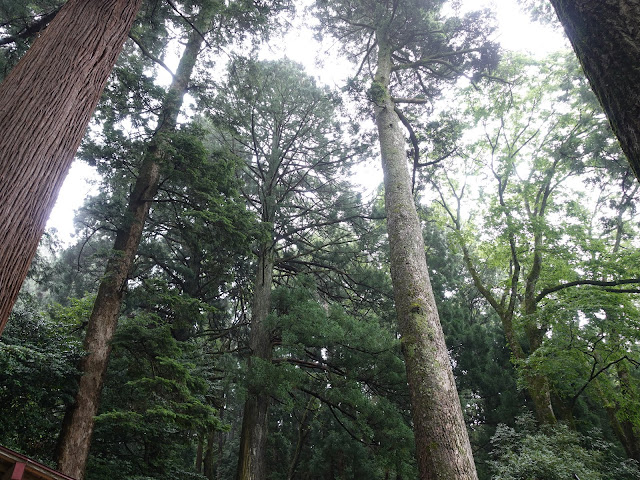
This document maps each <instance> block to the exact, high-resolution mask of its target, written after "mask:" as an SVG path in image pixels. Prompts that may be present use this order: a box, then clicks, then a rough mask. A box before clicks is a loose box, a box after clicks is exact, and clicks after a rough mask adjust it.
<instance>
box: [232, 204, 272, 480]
mask: <svg viewBox="0 0 640 480" xmlns="http://www.w3.org/2000/svg"><path fill="white" fill-rule="evenodd" d="M263 208H264V207H263ZM267 208H268V207H267ZM270 211H272V210H270ZM273 262H274V251H273V246H272V245H270V246H265V247H263V248H262V249H261V251H260V254H259V256H258V272H257V275H256V282H255V286H254V293H253V305H252V311H251V333H250V337H249V347H250V348H251V357H250V358H249V369H251V368H252V364H253V363H254V362H255V361H256V360H257V361H266V362H270V361H271V356H272V345H271V332H270V330H269V328H268V325H267V323H266V320H267V316H268V315H269V311H270V309H271V287H272V284H273ZM268 414H269V397H268V396H267V395H265V393H264V392H261V391H259V390H258V389H255V388H251V387H250V388H249V392H248V398H247V400H246V402H245V404H244V413H243V416H242V432H241V433H240V454H239V457H238V471H237V474H236V480H263V479H265V478H267V477H266V473H267V472H266V449H267V427H268V423H269V422H268V420H269V418H268Z"/></svg>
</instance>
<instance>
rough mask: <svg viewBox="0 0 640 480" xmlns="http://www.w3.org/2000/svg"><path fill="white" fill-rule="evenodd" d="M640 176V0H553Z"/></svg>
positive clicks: (596, 91) (586, 71) (595, 89)
mask: <svg viewBox="0 0 640 480" xmlns="http://www.w3.org/2000/svg"><path fill="white" fill-rule="evenodd" d="M550 2H551V4H552V5H553V7H554V8H555V10H556V13H557V15H558V18H559V19H560V22H561V23H562V25H563V26H564V29H565V32H566V34H567V37H569V40H570V41H571V44H572V45H573V49H574V50H575V52H576V55H577V56H578V59H579V60H580V63H581V64H582V68H583V69H584V72H585V74H586V76H587V78H588V79H589V82H590V83H591V87H592V88H593V91H594V92H595V94H596V96H597V97H598V100H599V101H600V103H601V104H602V107H603V109H604V111H605V113H606V114H607V117H608V118H609V122H610V123H611V126H612V127H613V131H614V132H615V134H616V136H617V137H618V140H619V141H620V145H621V146H622V150H623V151H624V153H625V154H626V155H627V158H628V159H629V162H630V163H631V167H632V169H633V171H634V173H635V175H636V178H638V180H640V88H638V85H639V83H640V57H639V56H638V51H639V50H640V29H638V22H639V21H640V4H638V2H637V1H635V0H598V1H592V2H587V1H584V0H550Z"/></svg>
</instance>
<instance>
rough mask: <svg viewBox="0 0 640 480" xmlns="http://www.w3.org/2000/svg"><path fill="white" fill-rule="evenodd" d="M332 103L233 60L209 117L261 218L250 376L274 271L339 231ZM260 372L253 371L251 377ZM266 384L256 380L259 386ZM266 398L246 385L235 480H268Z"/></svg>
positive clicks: (260, 350)
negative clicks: (318, 238) (327, 229)
mask: <svg viewBox="0 0 640 480" xmlns="http://www.w3.org/2000/svg"><path fill="white" fill-rule="evenodd" d="M336 106H337V99H336V98H335V97H334V96H333V95H332V94H331V92H330V91H329V90H327V89H322V88H319V87H317V86H316V85H315V82H314V81H313V79H312V78H310V77H308V76H307V75H306V74H304V72H303V71H302V70H301V67H300V66H299V65H296V64H293V63H291V62H289V61H280V62H263V63H261V62H255V61H251V60H242V59H238V60H236V61H235V62H233V63H232V64H231V66H230V78H229V82H228V84H227V85H226V86H225V87H224V88H223V90H222V91H221V93H220V95H219V98H218V101H216V103H215V105H214V108H213V110H212V117H213V119H214V121H215V122H216V124H217V125H218V126H219V137H220V141H221V142H222V143H223V144H225V145H227V146H228V147H229V148H230V149H232V150H233V151H234V153H236V154H237V155H238V156H239V157H240V158H242V159H243V160H244V162H245V168H244V174H243V177H244V178H243V180H244V182H243V183H244V185H245V186H244V188H243V194H244V196H245V198H246V199H247V201H248V203H249V205H250V207H251V208H252V209H255V211H256V212H257V213H258V215H259V216H260V220H261V224H262V227H263V234H262V236H261V239H260V241H259V242H258V245H257V248H256V250H257V264H258V265H257V272H256V277H255V282H254V285H253V302H252V306H251V331H250V336H249V347H250V350H251V357H250V360H249V365H250V369H251V370H255V369H260V368H262V365H263V363H264V362H271V359H272V349H273V338H272V336H273V335H272V331H271V330H272V328H270V326H269V323H268V321H267V317H268V315H269V313H270V312H271V309H272V306H271V291H272V287H273V282H274V269H275V268H276V267H277V264H278V263H279V262H281V261H282V260H283V258H282V257H283V256H287V255H285V252H286V250H287V249H289V250H290V249H291V248H292V245H294V244H297V245H298V248H297V249H295V250H296V252H295V254H292V253H291V252H288V253H289V255H288V256H290V257H294V258H295V257H296V256H302V255H304V252H305V250H314V249H315V250H318V249H322V248H325V247H326V246H319V245H318V244H316V243H315V242H314V241H313V240H312V239H310V232H314V231H315V232H316V233H317V232H318V229H319V228H321V227H322V226H327V225H331V224H337V223H339V222H340V218H329V217H328V216H327V212H328V211H329V210H330V209H331V205H333V204H335V203H336V198H337V197H338V196H339V195H340V194H342V193H344V191H343V190H341V187H344V186H342V185H341V184H340V182H339V181H338V180H337V178H338V174H339V173H340V172H341V171H343V169H345V168H346V167H347V166H348V165H349V162H348V159H347V158H345V157H346V154H345V151H346V150H347V147H346V146H345V144H343V143H342V142H341V141H340V140H341V135H340V128H339V124H338V123H337V122H336V121H335V118H336V114H335V109H336ZM256 371H259V370H256ZM263 383H264V382H263ZM268 410H269V396H268V395H267V394H265V392H264V391H261V389H260V388H259V387H257V386H255V385H254V386H250V388H249V394H248V398H247V400H246V403H245V407H244V416H243V422H242V434H241V440H240V442H241V443H240V456H239V461H238V473H237V479H238V480H248V479H255V480H260V479H263V478H266V460H267V458H266V445H267V443H266V442H267V426H268Z"/></svg>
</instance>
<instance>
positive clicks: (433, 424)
mask: <svg viewBox="0 0 640 480" xmlns="http://www.w3.org/2000/svg"><path fill="white" fill-rule="evenodd" d="M378 38H379V39H380V37H378ZM378 48H379V51H378V65H377V71H376V76H375V82H376V83H377V87H378V88H377V90H378V91H382V92H385V93H384V94H383V95H381V96H380V98H377V99H374V100H375V103H376V106H375V114H376V124H377V127H378V135H379V138H380V150H381V153H382V167H383V170H384V185H385V207H386V213H387V231H388V235H389V247H390V255H391V259H390V268H391V280H392V283H393V293H394V299H395V304H396V313H397V315H398V330H399V332H400V335H401V337H402V338H401V342H402V352H403V355H404V359H405V365H406V370H407V380H408V383H409V392H410V397H411V410H412V417H413V422H414V433H415V439H416V455H417V460H418V468H419V472H420V479H421V480H435V479H441V480H463V479H464V480H470V479H477V473H476V469H475V464H474V462H473V456H472V452H471V445H470V443H469V437H468V434H467V430H466V426H465V423H464V418H463V416H462V408H461V406H460V400H459V398H458V393H457V390H456V385H455V381H454V378H453V371H452V368H451V363H450V360H449V355H448V351H447V347H446V345H445V341H444V334H443V332H442V327H441V325H440V319H439V316H438V311H437V308H436V303H435V299H434V296H433V291H432V289H431V282H430V279H429V271H428V268H427V262H426V257H425V252H424V240H423V237H422V229H421V226H420V221H419V219H418V214H417V211H416V208H415V204H414V199H413V195H412V192H411V178H410V176H409V170H408V168H407V158H406V147H405V139H404V136H403V134H402V131H401V129H400V126H399V123H398V122H399V118H398V116H397V114H396V113H395V111H394V110H395V108H394V107H395V105H394V103H393V101H392V100H391V98H390V97H389V95H388V94H387V93H386V92H387V91H388V85H389V78H390V73H391V51H390V49H389V48H385V45H384V43H383V42H379V46H378Z"/></svg>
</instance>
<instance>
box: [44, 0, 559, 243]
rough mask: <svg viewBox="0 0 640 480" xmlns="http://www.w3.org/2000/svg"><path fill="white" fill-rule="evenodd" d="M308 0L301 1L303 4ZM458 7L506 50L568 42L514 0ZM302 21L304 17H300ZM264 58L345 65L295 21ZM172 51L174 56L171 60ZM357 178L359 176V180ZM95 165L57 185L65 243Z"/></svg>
mask: <svg viewBox="0 0 640 480" xmlns="http://www.w3.org/2000/svg"><path fill="white" fill-rule="evenodd" d="M309 2H310V0H307V1H306V2H304V3H305V4H308V3H309ZM460 3H461V8H462V11H466V10H473V9H479V8H484V7H488V8H492V9H493V10H494V11H495V12H496V14H497V19H498V24H499V29H498V32H497V36H496V40H497V41H499V42H500V44H501V45H502V47H503V48H504V49H506V50H514V51H523V52H529V53H531V54H533V55H535V56H544V55H547V54H549V53H551V52H553V51H557V50H562V49H568V48H570V47H569V44H568V42H567V41H566V39H565V37H564V35H563V34H562V32H561V30H560V29H559V28H555V29H554V28H553V27H549V26H541V25H539V24H535V23H532V22H531V21H530V20H529V18H528V16H527V14H526V13H523V12H522V11H521V10H520V8H519V6H518V0H462V1H461V2H460ZM301 21H302V22H304V20H301ZM262 55H263V56H264V58H269V59H275V58H281V57H283V56H286V57H288V58H289V59H291V60H294V61H296V62H299V63H301V64H302V65H303V66H304V67H305V68H306V70H307V72H308V73H310V74H311V75H313V76H316V77H317V78H318V80H319V81H320V82H322V83H323V84H326V85H329V86H331V87H335V88H340V87H341V86H342V83H343V82H344V80H345V79H346V77H347V75H348V73H349V71H350V70H351V69H350V68H349V66H348V64H347V63H346V62H345V61H344V60H341V58H340V48H339V45H334V44H331V43H329V42H325V43H324V44H320V43H318V42H317V41H315V40H314V38H313V32H312V31H311V30H310V29H309V28H307V27H305V25H304V24H298V26H297V27H296V28H294V29H293V30H292V31H291V32H289V33H288V34H287V35H285V36H284V37H279V38H274V39H272V41H271V43H270V44H269V45H267V46H265V49H264V52H263V54H262ZM177 58H178V57H177V55H176V62H175V63H177ZM366 171H367V172H368V174H367V175H361V174H360V173H358V175H357V177H358V178H357V179H354V181H356V183H362V184H363V187H364V188H365V189H371V188H375V187H376V186H377V185H378V184H379V183H381V182H382V173H381V172H380V171H379V170H378V169H371V166H367V170H366ZM359 180H360V181H359ZM95 183H96V182H95V171H94V169H93V168H92V167H89V166H88V165H86V164H85V163H84V162H81V161H75V162H74V164H73V166H72V168H71V171H70V172H69V175H68V176H67V179H66V181H65V183H64V185H63V187H62V190H61V191H60V195H59V197H58V201H57V203H56V205H55V207H54V209H53V211H52V213H51V216H50V217H49V222H48V223H47V228H55V229H56V230H57V232H58V236H59V238H60V240H61V241H62V242H63V243H65V244H69V243H71V242H72V238H73V234H74V226H73V217H74V214H75V210H76V209H77V208H79V207H80V206H81V205H82V203H83V202H84V200H85V198H87V197H88V196H90V195H93V194H95V193H96V192H97V186H96V184H95Z"/></svg>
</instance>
